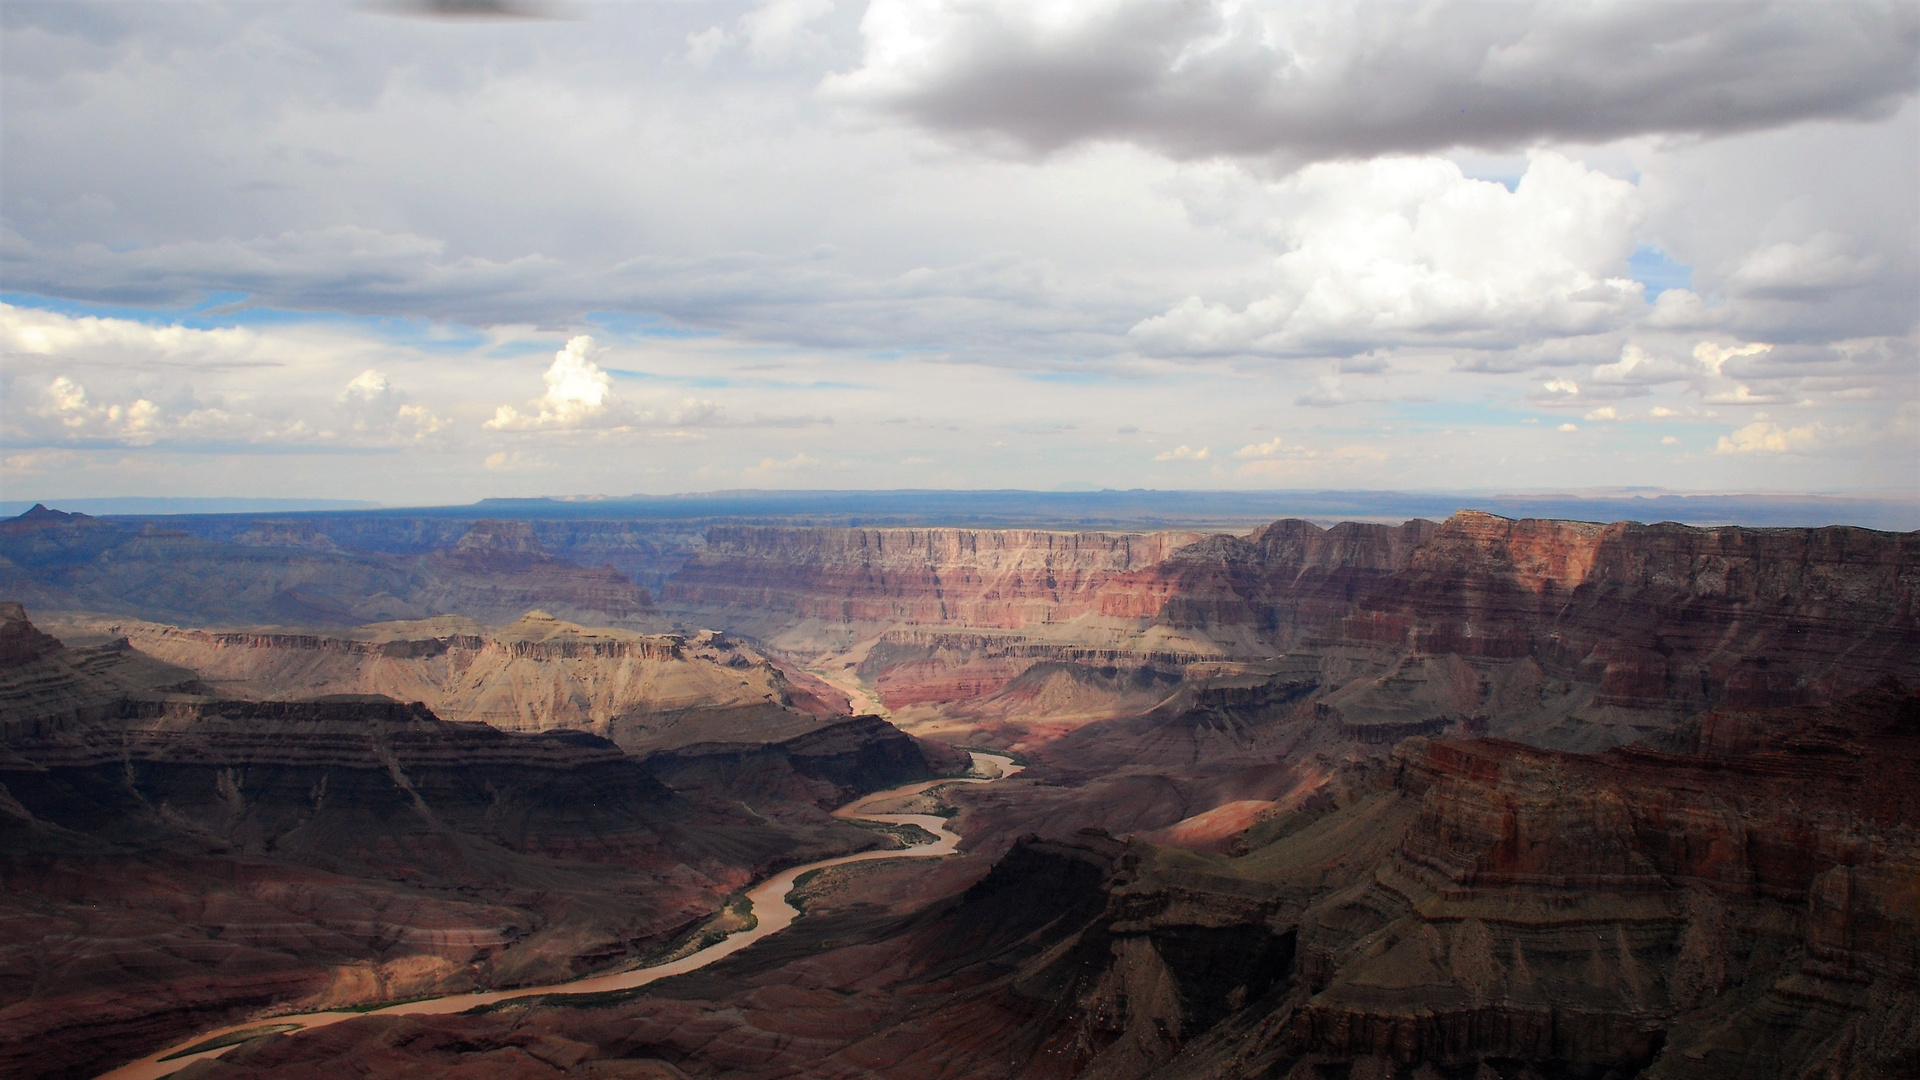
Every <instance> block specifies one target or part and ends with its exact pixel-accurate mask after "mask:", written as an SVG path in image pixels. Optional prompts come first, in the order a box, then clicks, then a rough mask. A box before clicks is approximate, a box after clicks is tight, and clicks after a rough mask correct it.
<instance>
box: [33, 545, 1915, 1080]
mask: <svg viewBox="0 0 1920 1080" xmlns="http://www.w3.org/2000/svg"><path fill="white" fill-rule="evenodd" d="M589 526H590V527H589ZM195 528H196V529H197V530H198V532H197V533H189V532H178V533H174V534H170V535H169V534H159V535H157V534H156V533H155V532H154V530H153V529H152V527H151V526H142V527H141V528H137V529H136V528H131V527H128V526H126V525H122V524H117V523H113V522H104V521H98V520H94V519H86V518H84V517H81V516H78V515H62V514H57V513H54V512H50V511H34V512H30V513H29V514H27V515H24V516H23V517H22V518H20V519H16V520H14V521H11V522H5V523H0V595H4V596H7V597H10V598H11V597H17V598H19V599H21V600H23V601H25V602H26V603H27V605H28V606H26V607H21V606H18V605H15V606H12V607H10V608H7V609H6V610H5V611H3V612H0V615H4V619H0V709H3V710H4V711H0V731H3V732H4V735H5V738H6V746H5V756H4V757H3V758H0V783H4V785H5V788H4V799H0V844H3V845H4V846H0V856H3V857H4V863H3V864H0V871H3V872H4V874H5V876H6V892H5V900H4V903H5V909H4V910H3V911H0V1048H4V1049H0V1067H4V1068H5V1070H6V1071H7V1073H8V1075H16V1074H17V1075H22V1076H34V1077H41V1076H44V1077H87V1076H95V1075H98V1074H99V1073H101V1072H104V1071H106V1070H107V1069H108V1068H110V1067H111V1066H112V1065H114V1064H116V1063H117V1062H121V1061H127V1060H131V1059H133V1058H135V1057H138V1056H140V1055H141V1054H143V1053H150V1052H152V1051H154V1050H156V1049H158V1048H160V1047H162V1046H168V1045H174V1044H178V1043H179V1042H181V1041H182V1040H183V1039H185V1038H187V1037H189V1036H191V1035H193V1034H194V1032H195V1031H196V1030H211V1029H214V1028H221V1027H227V1026H231V1025H233V1024H238V1023H242V1022H247V1023H251V1022H253V1021H258V1022H259V1023H260V1024H261V1025H269V1026H270V1025H271V1023H272V1018H273V1016H274V1015H276V1014H280V1015H284V1014H286V1013H289V1012H295V1011H304V1010H311V1009H314V1008H322V1007H340V1006H355V1007H359V1006H373V1005H377V1004H379V1003H381V1002H387V1001H392V1000H395V999H397V998H404V997H420V996H428V995H440V994H446V993H454V992H461V991H468V990H476V991H491V990H503V989H509V988H512V987H516V986H520V987H528V986H535V987H537V986H542V985H546V984H550V983H555V982H560V981H565V980H567V979H571V978H575V977H578V976H580V975H584V974H590V973H593V972H597V971H610V970H616V969H623V968H631V967H632V966H634V965H635V964H639V963H645V962H647V961H649V960H654V959H660V958H664V957H668V956H673V955H681V954H684V953H686V952H687V951H689V950H691V949H695V948H699V947H701V946H702V945H703V944H710V943H711V941H712V940H717V938H718V936H719V935H723V934H724V933H726V932H727V931H728V930H729V929H733V928H737V923H736V922H729V921H728V920H729V918H730V916H729V912H731V911H734V910H735V909H736V907H737V903H736V901H737V897H738V896H739V894H740V893H741V892H742V891H743V890H745V889H747V888H749V887H751V886H752V885H753V884H754V883H755V882H764V881H766V880H768V879H769V878H770V877H772V876H773V875H775V874H776V873H777V872H778V871H779V870H781V869H782V868H787V867H793V866H797V865H799V864H802V863H810V862H813V861H815V860H818V859H823V858H830V857H833V856H836V855H841V854H846V853H851V852H856V851H873V852H876V853H877V852H879V851H881V850H883V849H887V848H897V847H898V846H899V845H900V844H902V843H903V842H906V841H909V840H911V839H914V837H913V836H912V835H911V834H904V833H902V834H893V833H890V832H888V831H887V830H886V829H885V828H882V827H879V826H873V825H872V823H869V825H870V826H872V827H868V828H862V827H860V826H859V825H856V824H853V823H850V822H848V821H846V820H844V819H843V818H842V817H836V816H835V815H834V811H835V810H836V809H839V808H844V807H846V806H848V805H850V804H853V803H855V802H856V801H861V800H863V799H864V800H865V801H861V802H860V806H861V810H862V812H863V813H871V814H889V813H890V814H910V815H932V816H934V817H935V818H937V819H938V820H940V821H943V822H946V823H947V826H948V827H949V828H950V829H951V830H952V831H953V832H954V833H955V834H957V835H958V836H959V837H960V839H959V841H958V845H957V850H956V851H955V852H954V853H953V854H951V855H948V856H945V857H941V858H936V859H926V860H918V861H916V860H892V861H868V862H861V863H853V864H847V865H842V866H836V867H832V868H827V869H821V870H819V871H817V872H815V873H811V874H808V875H806V876H804V877H802V878H801V879H800V880H799V881H798V883H797V885H796V886H795V888H794V889H793V891H792V893H791V895H790V900H791V902H792V903H793V904H794V906H795V907H797V908H799V909H800V911H801V912H802V914H801V915H800V917H799V918H797V919H796V920H795V921H794V922H793V923H792V925H791V926H790V927H788V928H787V929H785V930H784V931H782V932H781V933H779V934H777V935H774V936H770V937H766V938H765V939H763V940H759V941H757V942H756V943H754V944H753V945H752V946H751V947H750V948H744V949H742V950H741V951H739V952H736V953H734V954H732V955H730V956H727V957H726V958H724V959H722V960H720V961H718V962H716V963H714V964H712V965H710V966H707V967H703V968H701V969H700V970H698V971H696V972H692V973H689V974H683V975H679V976H675V977H673V978H669V979H664V980H661V981H658V982H654V983H652V984H650V985H648V986H646V987H644V988H637V989H623V990H617V991H611V992H607V993H600V994H594V995H564V994H549V995H542V996H538V997H534V998H520V999H514V1000H507V1001H499V1002H493V1003H490V1004H483V1005H481V1006H479V1007H477V1008H475V1009H473V1010H471V1011H469V1012H464V1013H461V1014H458V1015H409V1016H396V1015H368V1016H364V1017H360V1018H357V1019H352V1020H347V1021H343V1022H341V1023H338V1024H334V1025H331V1026H328V1027H326V1028H324V1029H321V1030H316V1031H311V1032H304V1033H302V1032H276V1031H270V1030H267V1029H266V1027H263V1028H262V1031H261V1033H260V1034H259V1035H257V1037H254V1038H251V1039H248V1040H246V1041H245V1042H243V1043H241V1044H240V1045H237V1046H235V1047H234V1048H232V1049H230V1050H227V1051H226V1052H224V1053H223V1054H222V1055H221V1056H219V1057H218V1058H210V1059H205V1060H199V1061H195V1062H192V1063H190V1064H186V1065H185V1066H184V1067H183V1068H182V1069H181V1070H180V1071H179V1072H178V1073H177V1074H175V1075H178V1076H180V1077H182V1078H183V1080H185V1078H195V1077H255V1076H259V1077H265V1076H276V1077H282V1076H284V1077H300V1076H309V1075H310V1076H315V1077H319V1076H322V1075H327V1076H333V1075H337V1074H339V1073H341V1072H342V1071H343V1070H344V1071H347V1072H351V1073H352V1074H355V1075H363V1076H396V1077H397V1076H409V1077H414V1076H447V1077H453V1076H458V1077H480V1076H496V1075H497V1076H503V1077H506V1076H512V1077H521V1076H608V1077H613V1076H628V1077H721V1076H727V1077H734V1076H739V1077H756V1078H757V1077H765V1078H769V1080H771V1078H774V1077H822V1078H825V1077H836V1078H837V1077H846V1078H853V1077H862V1078H864V1077H887V1078H895V1077H899V1078H910V1077H953V1078H960V1077H982V1078H984V1077H1008V1078H1012V1077H1029V1076H1031V1077H1060V1078H1063V1080H1064V1078H1067V1077H1101V1078H1116V1080H1117V1078H1148V1077H1154V1078H1172V1077H1222V1078H1224V1077H1286V1078H1289V1080H1308V1078H1315V1080H1324V1078H1333V1080H1342V1078H1344V1080H1367V1078H1375V1077H1380V1078H1385V1077H1395V1078H1399V1080H1416V1078H1417V1080H1429V1078H1433V1077H1446V1078H1449V1080H1451V1078H1465V1077H1473V1078H1475V1080H1487V1078H1492V1077H1499V1078H1502V1080H1549V1078H1561V1077H1567V1078H1573V1077H1581V1078H1600V1077H1609V1078H1623V1080H1624V1078H1628V1077H1646V1078H1656V1077H1657V1078H1667V1077H1779V1078H1782V1080H1786V1078H1796V1080H1797V1078H1801V1077H1905V1076H1915V1075H1920V946H1917V945H1916V943H1917V942H1920V801H1917V800H1920V796H1916V792H1920V697H1916V695H1915V688H1917V687H1920V611H1917V610H1916V607H1915V605H1914V594H1915V592H1916V587H1920V534H1915V533H1888V532H1876V531H1873V530H1868V529H1858V528H1846V527H1833V528H1825V529H1752V528H1738V527H1721V528H1692V527H1687V526H1681V525H1674V524H1671V523H1667V524H1656V525H1643V524H1638V523H1632V522H1617V523H1614V524H1596V523H1587V522H1578V521H1551V520H1509V519H1506V518H1500V517H1495V516H1493V515H1489V514H1484V513H1476V512H1470V511H1463V512H1461V513H1458V514H1455V515H1453V516H1451V517H1449V518H1447V519H1446V520H1444V521H1423V520H1413V521H1408V522H1405V523H1403V524H1398V525H1388V524H1371V523H1344V524H1339V525H1335V526H1332V527H1321V526H1319V525H1314V524H1309V523H1307V522H1299V521H1280V522H1274V523H1271V524H1267V525H1263V526H1261V527H1259V528H1256V529H1252V530H1250V531H1246V532H1241V533H1207V532H1205V531H1202V530H1166V531H1159V532H1119V531H1105V532H1100V531H1079V532H1074V531H1053V530H1046V529H1033V528H1022V529H968V528H919V527H914V528H905V527H900V528H892V527H890V528H870V527H851V526H849V527H828V526H795V525H790V524H781V525H752V524H737V523H728V524H717V525H714V526H712V527H711V528H708V529H706V530H705V531H704V533H703V534H701V535H700V536H699V537H698V538H697V540H698V542H697V543H693V542H691V541H685V539H684V538H682V540H681V541H676V542H685V544H686V550H685V553H684V554H683V555H679V556H675V557H674V558H675V559H677V560H678V561H677V562H673V563H672V565H671V566H670V567H665V568H660V569H657V570H656V571H654V573H655V576H654V577H652V578H650V579H649V580H648V585H647V587H646V588H642V587H641V586H640V585H638V584H636V582H635V578H634V574H633V573H630V572H629V571H626V570H621V569H618V568H617V566H619V565H629V566H632V565H639V564H641V563H642V562H645V560H653V561H652V562H645V565H646V566H649V567H656V568H659V567H663V566H664V564H662V563H661V562H660V561H659V560H661V559H662V558H664V556H663V555H662V554H661V549H660V548H659V546H658V545H657V544H656V545H655V546H653V547H645V545H646V544H649V543H653V540H651V539H649V537H654V538H655V539H657V536H656V534H655V533H649V532H647V530H645V529H643V528H639V527H637V526H629V525H622V524H621V523H618V522H606V523H599V524H593V523H589V524H582V523H581V522H578V521H569V522H566V523H564V528H563V527H562V523H547V524H541V523H538V522H535V523H531V524H529V523H526V522H498V521H486V520H478V521H473V522H468V523H464V524H460V525H459V526H458V527H457V528H455V527H450V526H449V525H448V524H447V523H446V522H444V521H436V522H435V523H434V529H436V530H438V531H437V532H433V531H432V530H428V529H426V528H425V527H424V526H420V525H415V526H408V525H407V524H406V522H405V521H397V519H394V518H392V517H391V516H386V517H381V518H379V519H377V520H376V519H374V518H371V517H369V518H367V519H365V520H364V521H360V520H356V519H354V518H353V517H352V515H342V514H332V515H326V516H324V517H315V518H312V519H304V520H302V519H290V520H282V519H262V520H253V521H232V522H222V523H218V528H215V527H213V526H211V525H198V526H195ZM409 530H411V531H409ZM429 533H431V536H432V537H433V538H432V539H430V541H428V542H420V543H419V544H418V545H417V546H416V547H415V548H411V549H405V550H399V549H397V547H396V545H397V543H398V542H397V541H395V540H394V539H393V538H394V537H396V536H410V537H419V536H424V535H428V534H429ZM675 535H678V534H675ZM408 542H409V543H414V542H415V541H408ZM623 544H626V545H628V547H626V548H623V547H622V545H623ZM643 547H644V550H642V548H643ZM593 559H602V560H603V564H601V565H597V566H596V565H588V564H587V563H589V562H591V561H592V560H593ZM581 560H586V561H585V562H583V561H581ZM965 750H973V751H998V752H1004V753H1006V754H1007V755H1009V756H1010V757H1012V758H1014V759H1015V760H1017V761H1018V762H1020V763H1021V764H1022V765H1023V766H1024V767H1025V768H1024V771H1023V772H1021V774H1020V775H1018V776H1016V777H1012V778H1009V779H1007V780H1004V781H1002V782H997V783H994V784H990V785H971V786H969V785H959V784H953V783H937V782H935V781H938V780H939V779H940V778H942V777H953V776H957V775H959V774H960V773H962V772H963V771H965V770H966V768H967V757H966V754H965V753H964V752H963V751H965ZM903 784H905V785H909V788H917V789H921V790H912V791H909V792H907V793H903V794H901V795H899V796H896V797H893V798H891V799H888V800H883V801H881V802H879V803H877V804H876V803H875V802H874V801H873V800H871V799H866V797H867V796H868V795H869V794H870V793H872V792H876V791H880V790H882V789H891V788H896V787H898V786H900V785H903Z"/></svg>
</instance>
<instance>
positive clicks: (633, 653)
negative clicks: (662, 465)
mask: <svg viewBox="0 0 1920 1080" xmlns="http://www.w3.org/2000/svg"><path fill="white" fill-rule="evenodd" d="M55 625H56V629H58V630H59V631H60V632H61V633H63V634H71V633H75V632H79V633H85V634H87V635H89V636H93V637H106V638H109V639H119V640H124V641H125V642H127V643H128V645H129V647H131V648H133V649H135V650H137V651H139V652H140V653H142V654H145V655H147V656H151V657H153V658H155V659H158V660H161V661H164V662H166V663H169V664H174V665H177V666H179V667H182V668H188V669H191V670H192V671H194V672H195V673H196V675H197V677H198V679H199V681H200V682H201V684H203V685H204V686H205V687H206V688H207V689H208V691H209V692H215V693H219V694H222V695H225V696H229V697H235V698H305V697H315V696H319V695H326V694H381V695H385V696H387V697H392V698H396V699H398V700H402V701H419V702H424V703H425V704H426V705H427V707H428V708H430V709H432V710H433V711H434V713H435V714H436V715H438V716H441V717H443V718H445V719H448V720H471V721H479V722H482V723H486V724H491V725H492V726H494V727H496V728H500V729H502V730H505V731H548V730H554V729H568V730H580V731H590V732H592V733H594V734H596V735H602V736H605V737H607V738H609V739H612V740H613V741H614V742H615V743H617V744H619V745H620V746H621V747H622V748H623V749H625V750H627V751H629V752H632V753H638V754H645V753H649V752H653V751H656V750H662V749H667V748H671V747H675V746H681V745H686V744H689V743H699V742H715V741H729V740H732V741H741V740H752V741H758V742H767V741H776V740H779V739H785V738H791V737H793V736H795V735H798V734H801V733H803V732H806V731H810V730H813V729H814V728H816V727H818V726H820V725H821V724H822V723H825V722H827V721H829V720H832V719H834V718H837V717H845V716H846V715H847V711H848V710H847V703H846V699H845V697H844V695H838V694H836V693H835V692H834V691H833V690H832V689H831V688H829V687H827V686H826V685H825V684H824V683H821V682H820V681H819V680H818V679H815V678H813V677H811V676H808V675H806V674H805V673H804V672H799V671H792V670H789V669H785V668H783V667H782V666H781V665H780V664H778V663H776V662H775V661H773V660H770V659H769V658H768V657H766V656H765V655H763V654H762V653H760V652H758V651H756V650H754V649H753V648H751V647H750V646H748V645H746V644H745V643H743V642H740V641H736V640H734V639H732V638H729V637H727V636H726V635H723V634H716V633H711V632H709V633H703V634H698V635H694V636H692V637H688V636H683V635H658V634H656V635H648V634H639V633H633V632H629V631H622V630H617V629H589V628H586V627H582V626H578V625H575V624H572V623H568V622H564V621H562V620H559V619H555V618H553V617H552V616H550V615H547V614H546V613H544V612H532V613H530V614H528V615H525V616H522V617H521V618H520V619H517V620H515V621H514V622H512V623H509V624H507V625H504V626H485V625H481V624H479V623H476V622H474V621H472V620H470V619H462V618H457V617H446V616H443V617H441V618H438V619H431V620H425V621H420V622H402V623H383V624H374V625H371V626H367V627H363V628H360V629H357V630H355V631H352V632H351V633H342V634H334V635H329V634H322V633H304V634H291V633H274V632H268V631H225V632H222V631H207V630H194V629H182V628H180V627H174V626H168V625H165V624H159V623H147V622H141V621H137V620H125V619H69V620H65V621H63V622H60V623H57V624H55Z"/></svg>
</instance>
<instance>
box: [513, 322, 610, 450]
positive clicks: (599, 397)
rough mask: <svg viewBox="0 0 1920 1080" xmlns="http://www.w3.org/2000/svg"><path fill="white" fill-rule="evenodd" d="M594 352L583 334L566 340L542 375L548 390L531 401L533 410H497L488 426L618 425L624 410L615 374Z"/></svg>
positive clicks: (522, 429)
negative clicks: (595, 359) (617, 396)
mask: <svg viewBox="0 0 1920 1080" xmlns="http://www.w3.org/2000/svg"><path fill="white" fill-rule="evenodd" d="M592 351H593V339H592V338H591V337H588V336H586V335H585V334H581V335H579V336H577V337H574V338H571V339H569V340H568V341H567V344H566V347H565V348H563V349H561V350H560V351H559V352H556V353H554V354H553V363H552V364H551V365H550V366H549V367H548V368H547V373H546V375H544V376H542V377H543V378H544V379H545V380H546V383H547V392H546V393H545V394H542V395H541V396H539V397H537V398H534V399H533V400H532V401H530V402H528V403H527V404H528V407H529V408H531V409H533V410H534V411H533V412H532V413H531V414H527V413H522V412H521V411H520V410H518V409H516V408H514V407H513V406H511V405H502V406H500V407H499V408H498V409H496V410H495V411H494V414H493V419H491V420H489V421H487V423H486V427H488V428H489V429H491V430H494V431H530V430H533V429H535V428H545V427H553V428H578V427H595V426H602V424H603V423H604V422H606V421H612V423H611V424H607V425H606V426H619V424H621V423H622V422H624V419H625V417H624V414H623V413H624V411H623V410H620V409H618V408H617V403H616V402H615V400H614V396H613V376H611V375H609V374H607V373H606V372H605V371H602V370H601V369H600V365H598V364H596V363H594V362H593V361H592V360H589V359H588V358H587V354H588V353H590V352H592Z"/></svg>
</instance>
